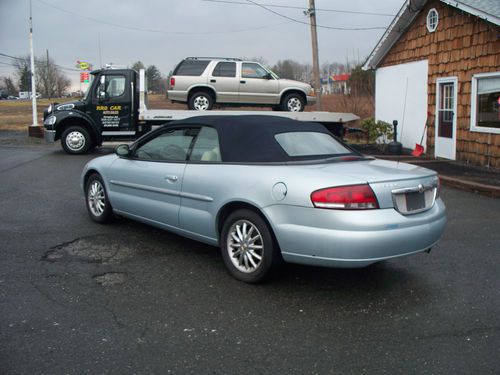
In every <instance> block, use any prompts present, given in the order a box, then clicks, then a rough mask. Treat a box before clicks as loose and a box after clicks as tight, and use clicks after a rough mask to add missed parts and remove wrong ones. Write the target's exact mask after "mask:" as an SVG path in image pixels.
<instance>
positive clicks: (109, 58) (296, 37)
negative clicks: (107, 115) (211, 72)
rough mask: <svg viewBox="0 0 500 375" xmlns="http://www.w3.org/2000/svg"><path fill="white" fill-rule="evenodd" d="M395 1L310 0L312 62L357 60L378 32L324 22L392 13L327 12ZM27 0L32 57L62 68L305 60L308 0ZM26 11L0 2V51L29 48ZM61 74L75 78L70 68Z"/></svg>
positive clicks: (354, 22)
mask: <svg viewBox="0 0 500 375" xmlns="http://www.w3.org/2000/svg"><path fill="white" fill-rule="evenodd" d="M252 2H253V3H259V4H263V5H264V6H265V7H266V8H267V9H264V8H263V7H260V6H258V5H255V4H252ZM403 2H404V0H381V1H366V0H316V8H317V12H316V14H317V24H318V25H321V26H325V28H318V43H319V58H320V64H322V63H325V62H345V61H346V59H347V58H349V60H350V61H352V60H357V59H358V54H359V58H360V59H361V60H362V59H363V58H364V57H366V56H367V55H368V54H369V53H370V52H371V50H372V49H373V47H374V45H375V43H376V42H377V41H378V40H379V38H380V37H381V35H382V34H383V31H384V30H382V29H372V30H334V29H328V28H326V27H333V28H371V27H375V28H376V27H387V26H388V25H389V23H390V22H391V20H392V18H393V17H392V16H385V15H366V14H356V13H342V12H334V11H331V10H341V11H352V12H367V13H379V14H380V13H381V14H387V15H395V14H396V13H397V12H398V10H399V9H400V8H401V6H402V4H403ZM231 3H233V4H231ZM235 3H236V4H235ZM242 3H247V4H248V5H246V4H242ZM32 4H33V29H34V48H35V55H36V56H40V57H44V56H45V53H46V50H48V51H49V54H50V56H51V57H52V58H54V60H55V61H56V63H57V64H59V65H61V66H63V67H67V68H74V66H75V64H76V60H83V61H89V62H91V63H92V64H94V67H98V66H99V65H100V62H102V64H106V63H109V62H113V63H114V64H117V65H124V66H128V65H131V64H132V63H134V62H135V61H137V60H141V61H142V62H143V63H144V64H145V65H152V64H154V65H156V66H157V67H158V68H159V69H160V71H161V72H162V74H165V75H166V74H168V72H169V71H170V70H171V69H173V68H174V67H175V65H176V64H177V63H178V62H179V61H180V60H181V59H182V58H184V57H186V56H230V57H247V58H250V57H262V58H263V59H264V60H265V61H266V63H267V64H268V65H273V64H275V63H276V62H277V61H278V60H283V59H287V58H290V59H293V60H296V61H299V62H302V63H310V62H311V60H312V57H311V56H312V52H311V32H310V27H309V26H308V25H307V22H308V20H309V18H308V17H306V16H305V15H304V13H303V12H304V10H306V9H307V7H308V4H309V0H252V1H249V0H227V1H225V2H218V1H213V0H212V1H204V0H142V1H134V0H121V1H120V0H105V1H103V0H85V1H76V0H32ZM272 5H275V6H272ZM276 5H280V6H286V7H277V6H276ZM287 7H298V8H300V9H294V8H287ZM322 9H323V10H322ZM273 12H275V13H273ZM276 13H279V14H276ZM28 15H29V0H0V53H3V54H7V55H12V56H25V55H27V54H29V27H28ZM285 17H289V18H291V19H293V20H298V21H300V22H305V23H306V24H302V23H299V22H296V21H293V20H291V19H289V18H285ZM99 39H100V45H101V59H100V56H99ZM11 62H12V60H10V59H8V58H6V57H3V56H0V76H4V75H9V74H12V69H11V67H10V66H9V65H6V63H7V64H8V63H11ZM66 73H67V74H68V76H69V77H70V78H72V81H73V82H78V73H77V72H71V71H66Z"/></svg>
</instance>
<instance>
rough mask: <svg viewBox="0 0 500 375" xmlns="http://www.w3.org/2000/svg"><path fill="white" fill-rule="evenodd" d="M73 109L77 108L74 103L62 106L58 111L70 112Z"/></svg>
mask: <svg viewBox="0 0 500 375" xmlns="http://www.w3.org/2000/svg"><path fill="white" fill-rule="evenodd" d="M73 108H75V105H74V104H73V103H71V104H63V105H60V106H58V107H57V108H56V109H57V110H58V111H69V110H70V109H73Z"/></svg>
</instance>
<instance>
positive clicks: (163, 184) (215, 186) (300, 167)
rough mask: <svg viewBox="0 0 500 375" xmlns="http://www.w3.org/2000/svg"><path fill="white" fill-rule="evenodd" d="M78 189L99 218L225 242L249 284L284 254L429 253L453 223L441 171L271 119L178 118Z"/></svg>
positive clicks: (358, 263) (346, 257)
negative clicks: (382, 156)
mask: <svg viewBox="0 0 500 375" xmlns="http://www.w3.org/2000/svg"><path fill="white" fill-rule="evenodd" d="M82 188H83V190H84V192H85V197H86V203H87V208H88V212H89V215H90V217H91V218H92V219H93V220H94V221H96V222H99V223H104V222H106V221H108V220H110V219H111V218H112V217H113V214H116V215H119V216H123V217H127V218H130V219H134V220H138V221H141V222H144V223H147V224H151V225H154V226H156V227H159V228H163V229H166V230H169V231H172V232H175V233H177V234H180V235H182V236H186V237H189V238H192V239H195V240H198V241H202V242H205V243H207V244H210V245H214V246H219V247H220V248H221V250H222V256H223V259H224V262H225V264H226V266H227V268H228V270H229V272H230V273H231V274H232V275H233V276H235V277H236V278H238V279H239V280H242V281H246V282H259V281H261V280H263V279H264V278H266V277H267V276H269V275H270V274H271V273H272V271H273V270H274V269H275V268H276V267H278V266H279V265H280V264H281V263H283V261H285V262H293V263H301V264H309V265H317V266H328V267H364V266H367V265H369V264H372V263H375V262H379V261H381V260H385V259H390V258H393V257H399V256H404V255H410V254H414V253H418V252H422V251H426V250H429V249H430V248H431V247H432V246H434V244H436V242H437V241H438V240H439V238H440V237H441V235H442V233H443V231H444V228H445V223H446V213H445V207H444V204H443V202H442V200H441V199H440V198H439V181H438V176H437V175H436V173H435V172H434V171H431V170H428V169H425V168H421V167H417V166H414V165H409V164H404V163H396V162H391V161H383V160H377V159H374V158H370V157H365V156H363V155H361V154H359V153H358V152H356V151H354V150H353V149H351V148H350V147H349V146H347V145H345V144H344V143H342V142H341V141H340V140H338V139H337V138H335V137H334V136H332V135H331V134H330V133H329V132H328V130H327V129H326V128H325V127H323V126H322V125H320V124H315V123H303V122H298V121H294V120H289V119H284V118H277V117H273V116H262V115H255V116H199V117H193V118H189V119H186V120H182V121H174V122H171V123H169V124H167V125H164V126H162V127H160V128H159V129H157V130H154V131H152V132H150V133H148V134H146V135H145V136H143V137H142V138H140V139H138V140H137V141H136V142H135V143H133V144H132V145H131V146H128V145H120V146H118V147H117V148H116V153H115V154H113V155H107V156H103V157H99V158H96V159H94V160H92V161H90V162H89V163H88V164H87V165H86V166H85V168H84V170H83V173H82Z"/></svg>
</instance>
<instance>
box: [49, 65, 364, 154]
mask: <svg viewBox="0 0 500 375" xmlns="http://www.w3.org/2000/svg"><path fill="white" fill-rule="evenodd" d="M91 77H92V82H91V84H90V85H89V88H88V90H87V92H86V93H85V95H84V97H83V98H82V99H81V100H76V101H71V102H66V103H60V104H51V105H50V106H49V107H48V108H47V109H45V111H44V115H43V118H44V121H43V126H44V137H45V140H46V141H47V142H49V143H53V142H55V141H57V140H59V139H60V140H61V146H62V148H63V150H64V151H66V152H67V153H68V154H85V153H87V152H89V151H90V150H92V149H93V148H95V147H99V146H101V145H102V144H103V142H115V141H125V142H127V141H133V140H135V139H137V138H138V137H140V136H142V135H143V134H145V133H147V132H149V131H151V130H152V129H154V128H156V127H158V126H161V125H163V124H165V123H168V122H170V121H174V120H182V119H186V118H189V117H194V116H200V115H204V116H214V115H249V114H250V115H255V114H263V115H269V114H270V112H269V111H232V110H231V111H222V110H212V111H203V112H202V111H193V110H171V109H148V108H147V85H146V79H145V71H144V69H141V70H140V71H139V72H136V71H135V70H133V69H128V68H127V69H113V68H106V69H99V70H95V71H92V72H91ZM272 115H274V116H280V117H287V118H292V119H295V120H299V121H307V122H317V123H321V124H323V125H325V126H326V127H327V128H328V129H329V130H330V131H331V132H332V133H333V134H335V135H336V136H339V137H342V136H343V134H344V124H345V123H347V122H350V121H354V120H357V119H359V117H358V116H356V115H354V114H352V113H338V112H272Z"/></svg>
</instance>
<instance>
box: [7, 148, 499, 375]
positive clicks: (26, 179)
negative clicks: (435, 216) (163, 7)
mask: <svg viewBox="0 0 500 375" xmlns="http://www.w3.org/2000/svg"><path fill="white" fill-rule="evenodd" d="M108 152H111V149H109V148H107V149H106V148H104V149H102V150H100V151H98V152H95V153H93V154H91V155H86V156H69V155H66V154H64V153H62V151H60V148H59V146H58V145H54V146H46V145H43V144H35V145H29V144H28V145H23V144H20V145H17V144H15V145H9V144H4V143H0V200H1V201H0V214H1V219H0V239H1V242H0V256H1V258H0V259H1V260H0V373H2V374H100V373H110V374H333V373H335V374H379V373H380V374H384V373H387V374H396V373H401V374H408V373H418V374H494V373H496V374H497V373H498V369H499V368H500V272H499V264H500V230H499V227H500V225H499V224H500V200H498V199H492V198H487V197H483V196H479V195H474V194H470V193H466V192H462V191H459V190H454V189H451V188H443V190H442V197H443V199H444V201H445V203H446V205H447V208H448V218H449V224H448V227H447V230H446V233H445V235H444V238H443V239H442V241H441V242H440V244H439V246H437V247H436V248H435V249H434V250H433V251H432V252H431V254H419V255H415V256H412V257H407V258H401V259H394V260H390V261H386V262H383V263H379V264H377V265H374V266H372V267H369V268H366V269H361V270H338V269H322V268H313V267H304V266H296V265H289V266H287V267H286V268H285V270H284V271H283V273H282V274H281V275H280V276H279V277H277V278H275V279H273V280H271V281H270V282H268V283H266V284H263V285H247V284H244V283H241V282H238V281H236V280H234V279H233V278H231V277H230V276H229V275H228V273H227V272H226V271H225V268H224V266H223V263H222V259H221V256H220V254H219V252H218V250H217V249H216V248H213V247H210V246H206V245H203V244H200V243H197V242H194V241H191V240H188V239H184V238H181V237H178V236H176V235H173V234H170V233H167V232H164V231H161V230H158V229H155V228H151V227H148V226H145V225H142V224H139V223H135V222H132V221H129V220H118V221H116V222H115V223H113V224H111V225H105V226H102V225H98V224H95V223H93V222H91V221H90V219H89V218H88V216H87V213H86V210H85V204H84V199H83V196H82V193H81V192H80V190H79V176H80V172H81V170H82V167H83V165H84V164H85V162H86V161H87V160H89V159H91V158H94V157H96V156H99V155H102V154H105V153H108Z"/></svg>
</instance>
